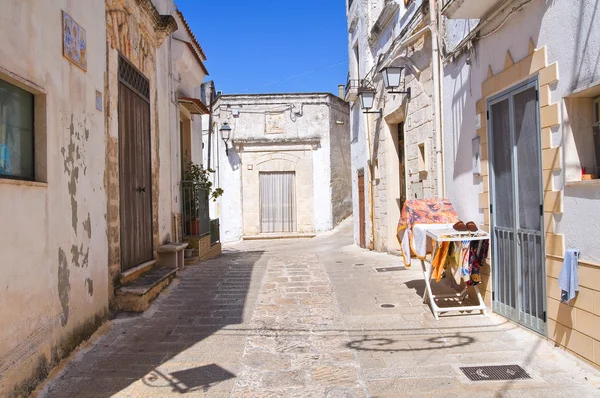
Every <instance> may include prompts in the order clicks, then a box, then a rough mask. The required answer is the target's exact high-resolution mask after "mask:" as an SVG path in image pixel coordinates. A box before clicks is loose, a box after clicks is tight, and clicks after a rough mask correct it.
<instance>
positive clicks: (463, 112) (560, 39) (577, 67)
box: [443, 0, 600, 261]
mask: <svg viewBox="0 0 600 398" xmlns="http://www.w3.org/2000/svg"><path fill="white" fill-rule="evenodd" d="M595 7H597V2H595V1H592V0H586V1H581V2H578V6H577V7H574V6H573V4H572V2H568V1H555V2H546V1H543V0H534V1H533V2H531V3H530V4H528V5H527V6H526V7H525V8H524V9H523V10H522V11H520V12H517V13H515V14H514V15H512V16H511V17H510V18H509V19H508V20H507V22H506V23H505V25H504V26H503V27H502V28H501V29H500V30H498V32H496V33H495V34H493V35H491V36H490V37H488V38H485V39H483V40H481V41H480V42H479V43H478V44H477V45H476V47H475V53H474V54H471V56H470V59H469V62H470V65H467V63H466V60H467V56H466V55H462V56H461V57H460V58H458V59H457V61H456V62H454V63H450V64H447V65H446V66H445V67H444V70H443V71H444V82H443V83H444V145H445V154H444V159H445V167H446V190H447V193H448V197H450V199H451V200H452V202H453V203H454V205H455V207H456V208H457V210H458V213H459V215H460V216H461V218H462V219H474V220H478V221H479V222H482V220H483V215H482V214H480V213H479V210H478V198H477V194H478V193H479V192H480V191H481V190H482V189H483V188H482V181H481V180H480V179H479V178H477V177H473V175H472V173H471V139H472V138H473V137H475V102H476V101H477V100H479V99H480V98H481V83H482V82H483V81H484V80H486V78H487V70H488V65H490V66H491V69H492V71H493V72H494V73H498V72H499V71H501V70H503V69H504V62H505V55H506V50H509V51H510V53H511V55H512V58H513V60H514V61H515V62H516V61H519V60H521V59H523V58H525V56H527V54H528V45H529V39H530V38H532V39H533V42H534V44H535V46H536V48H541V47H544V46H546V48H547V54H548V64H552V63H554V62H557V63H558V69H559V80H558V83H555V84H553V85H551V101H550V102H551V103H559V104H560V106H561V108H562V119H563V123H562V124H561V126H560V128H555V129H553V134H552V141H553V147H557V146H559V145H560V144H561V142H562V143H563V144H564V145H563V151H564V152H563V154H562V170H563V171H562V172H560V173H556V176H555V178H554V188H555V189H561V188H562V187H563V179H564V171H565V170H566V169H567V166H568V164H569V163H570V162H572V161H575V160H577V159H574V157H575V158H576V157H577V155H576V154H575V153H574V152H573V148H572V147H571V149H569V148H570V147H569V141H572V137H571V136H572V132H571V131H570V127H569V126H568V123H566V122H565V120H566V116H567V115H566V108H565V106H564V101H563V98H564V97H567V96H569V95H570V94H571V93H572V92H573V91H575V90H577V89H578V88H582V87H585V86H587V85H590V84H591V83H593V82H597V81H600V69H599V68H598V59H599V56H600V29H597V27H598V24H599V23H600V14H599V13H598V10H597V9H596V8H595ZM502 18H504V16H503V15H501V16H500V17H499V19H498V20H501V19H502ZM491 26H496V25H494V21H492V23H491ZM484 31H485V30H484ZM483 60H485V61H483ZM590 134H591V131H590ZM599 190H600V186H597V185H596V186H590V187H588V188H585V189H584V188H579V187H578V188H570V187H566V189H565V191H564V197H563V202H564V205H563V206H564V212H563V214H562V216H554V220H555V222H556V231H557V233H564V234H565V241H566V247H567V248H579V249H581V250H582V254H581V256H582V259H588V260H592V261H600V242H599V241H598V239H597V236H596V234H590V233H589V231H591V230H597V228H598V226H599V224H600V215H598V212H596V211H591V210H592V208H593V203H594V200H596V199H597V198H598V192H599Z"/></svg>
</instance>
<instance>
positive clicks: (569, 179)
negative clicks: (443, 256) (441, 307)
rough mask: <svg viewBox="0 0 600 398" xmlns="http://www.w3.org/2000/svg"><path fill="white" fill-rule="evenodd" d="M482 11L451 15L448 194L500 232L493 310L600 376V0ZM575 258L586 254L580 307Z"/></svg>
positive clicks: (450, 11) (457, 8)
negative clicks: (569, 265)
mask: <svg viewBox="0 0 600 398" xmlns="http://www.w3.org/2000/svg"><path fill="white" fill-rule="evenodd" d="M482 3H483V2H479V1H468V0H467V1H462V2H461V1H446V2H445V4H444V8H443V10H442V12H443V15H444V18H446V20H445V38H444V39H445V47H446V48H447V53H446V55H445V59H446V63H445V65H444V67H443V76H444V81H443V87H444V101H443V103H444V111H443V112H444V148H445V157H444V158H445V163H444V166H445V168H446V186H447V195H448V197H449V198H450V199H451V200H452V203H453V204H454V205H455V207H456V209H457V211H458V213H459V215H461V217H463V219H465V220H467V219H468V220H475V221H477V222H478V223H480V224H481V225H483V228H485V229H487V230H489V231H490V232H491V235H492V248H493V249H494V250H493V251H492V254H491V259H490V260H491V271H490V268H487V270H486V273H488V274H490V276H487V277H484V283H483V285H484V286H485V289H482V291H483V290H486V291H487V293H486V301H487V302H488V303H489V304H490V305H491V306H492V308H493V309H494V311H496V312H498V313H501V314H503V315H505V316H507V317H508V318H510V319H513V320H515V321H516V322H518V323H521V324H523V325H525V326H526V327H528V328H531V329H533V330H536V331H537V332H538V333H540V334H542V335H545V336H547V337H548V339H550V340H552V341H553V342H555V344H557V345H559V346H561V347H565V348H566V349H567V350H569V351H571V352H573V353H575V354H576V355H578V356H579V357H581V358H584V359H585V360H587V361H589V362H591V363H593V364H595V365H596V366H598V365H600V343H599V341H600V334H598V330H600V308H599V307H598V305H597V303H598V301H597V299H598V298H599V297H600V244H599V243H598V239H597V233H595V232H592V231H597V230H598V227H599V226H600V216H599V215H598V213H597V212H596V211H595V209H596V208H597V206H598V203H600V202H599V201H598V200H599V199H600V190H599V189H600V188H599V187H600V185H598V182H599V181H600V180H598V179H597V177H598V164H599V159H600V156H599V155H600V141H599V135H598V115H599V114H600V111H599V110H598V100H597V98H598V97H599V96H600V70H599V69H598V58H599V57H600V30H599V29H597V25H598V22H599V21H600V14H599V13H598V10H597V7H598V2H597V1H580V2H576V3H577V4H576V5H575V4H573V3H572V2H546V1H542V0H534V1H531V2H528V1H490V2H486V3H487V4H482ZM476 155H479V156H478V157H479V159H480V164H478V163H477V162H473V161H472V160H473V158H474V157H475V156H476ZM474 163H475V167H473V164H474ZM587 178H589V180H588V179H587ZM566 249H577V250H579V251H580V255H579V259H578V263H579V266H578V272H579V293H578V295H577V297H576V298H575V300H573V301H571V303H570V305H567V304H564V303H561V300H560V299H561V292H560V289H559V288H558V280H557V279H558V276H559V273H560V271H561V268H562V265H563V261H564V257H565V251H566ZM514 286H519V288H512V287H514ZM594 302H595V303H596V305H594Z"/></svg>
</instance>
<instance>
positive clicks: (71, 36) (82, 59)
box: [62, 11, 87, 71]
mask: <svg viewBox="0 0 600 398" xmlns="http://www.w3.org/2000/svg"><path fill="white" fill-rule="evenodd" d="M62 17H63V55H64V57H65V58H67V59H68V60H69V61H71V62H72V63H74V64H75V65H77V66H78V67H80V68H81V69H82V70H83V71H87V36H86V33H85V29H83V28H82V27H81V26H79V25H78V24H77V23H76V22H75V21H74V20H73V18H71V16H69V14H67V13H66V12H64V11H63V13H62Z"/></svg>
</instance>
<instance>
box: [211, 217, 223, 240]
mask: <svg viewBox="0 0 600 398" xmlns="http://www.w3.org/2000/svg"><path fill="white" fill-rule="evenodd" d="M220 240H221V224H220V223H219V219H218V218H215V219H214V220H210V244H211V245H214V244H215V243H217V242H219V241H220Z"/></svg>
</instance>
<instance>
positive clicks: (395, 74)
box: [379, 66, 410, 99]
mask: <svg viewBox="0 0 600 398" xmlns="http://www.w3.org/2000/svg"><path fill="white" fill-rule="evenodd" d="M403 70H404V67H403V66H387V67H385V68H383V69H382V70H380V71H379V73H381V75H382V76H383V85H384V86H385V89H386V90H388V93H390V94H406V98H408V99H410V87H409V88H407V89H406V90H405V91H395V89H397V88H398V87H400V83H401V80H402V71H403ZM404 87H406V81H405V82H404Z"/></svg>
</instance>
